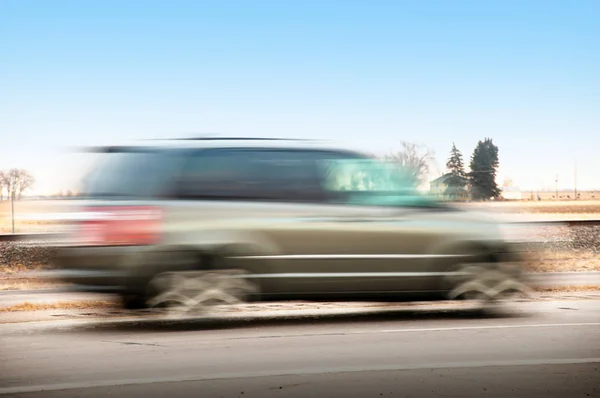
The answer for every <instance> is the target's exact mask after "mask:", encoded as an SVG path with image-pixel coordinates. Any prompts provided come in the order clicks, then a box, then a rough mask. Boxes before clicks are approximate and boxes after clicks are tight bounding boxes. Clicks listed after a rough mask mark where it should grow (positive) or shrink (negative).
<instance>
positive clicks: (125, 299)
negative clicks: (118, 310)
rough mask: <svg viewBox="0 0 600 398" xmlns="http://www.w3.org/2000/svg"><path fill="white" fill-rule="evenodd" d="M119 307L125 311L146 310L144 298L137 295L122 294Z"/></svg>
mask: <svg viewBox="0 0 600 398" xmlns="http://www.w3.org/2000/svg"><path fill="white" fill-rule="evenodd" d="M121 306H122V307H123V308H124V309H126V310H141V309H144V308H146V298H145V297H144V296H142V295H137V294H123V295H121Z"/></svg>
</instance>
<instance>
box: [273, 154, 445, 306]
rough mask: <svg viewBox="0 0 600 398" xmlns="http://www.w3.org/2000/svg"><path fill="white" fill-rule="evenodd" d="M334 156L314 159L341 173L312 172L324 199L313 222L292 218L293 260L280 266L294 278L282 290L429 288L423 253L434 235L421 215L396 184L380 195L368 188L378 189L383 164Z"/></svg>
mask: <svg viewBox="0 0 600 398" xmlns="http://www.w3.org/2000/svg"><path fill="white" fill-rule="evenodd" d="M339 155H340V156H339V157H337V158H336V157H335V156H333V157H332V155H331V154H328V157H323V158H321V159H317V162H324V161H325V162H331V161H332V160H333V162H338V163H340V164H341V165H342V166H344V167H342V169H341V175H338V176H337V177H335V178H334V175H333V173H332V170H331V169H330V166H325V167H320V170H321V173H320V181H321V186H322V188H323V190H324V192H325V198H326V199H325V201H324V202H323V204H322V205H320V206H318V207H317V208H316V209H315V214H316V217H314V218H313V219H311V220H306V219H304V220H301V219H299V220H298V221H299V223H298V226H297V230H296V231H294V235H295V238H296V239H297V243H296V246H295V247H294V249H293V252H295V253H296V255H295V256H293V257H292V256H290V257H289V259H287V261H286V262H285V263H283V264H282V267H285V268H286V269H288V270H293V271H294V273H295V275H293V277H290V278H289V286H290V287H291V288H292V289H293V290H294V291H297V292H302V293H306V294H309V293H310V294H325V295H327V294H347V295H353V294H360V293H386V292H390V293H392V292H407V291H423V290H429V289H432V288H433V284H432V281H433V280H434V278H435V275H434V274H433V273H432V268H431V260H432V259H433V257H434V255H433V254H431V253H430V248H431V247H432V246H433V244H434V242H435V241H436V240H437V239H439V238H440V234H441V229H440V228H438V226H436V225H435V224H432V223H431V222H425V221H424V217H423V215H424V213H425V212H427V211H428V210H425V209H424V208H422V207H419V206H418V205H417V204H418V202H419V198H418V197H417V198H415V197H411V195H413V196H414V193H413V192H404V191H403V190H402V189H400V185H399V184H398V181H397V182H396V183H395V184H391V186H390V187H389V188H387V189H384V190H382V189H378V187H377V186H374V185H373V184H369V180H373V179H379V180H380V181H379V188H381V186H382V184H385V183H386V181H385V176H382V175H380V174H381V171H382V170H381V167H383V166H382V165H379V164H378V163H377V162H375V161H374V160H371V159H364V158H358V157H347V156H341V155H342V154H339ZM373 166H375V167H373ZM338 171H340V170H338ZM374 173H377V174H378V175H374ZM333 179H336V180H337V181H332V180H333ZM340 179H341V181H340ZM332 183H333V184H332ZM336 184H337V186H336ZM384 188H385V187H384ZM300 230H301V231H302V232H303V233H300Z"/></svg>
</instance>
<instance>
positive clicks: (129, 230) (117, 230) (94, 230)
mask: <svg viewBox="0 0 600 398" xmlns="http://www.w3.org/2000/svg"><path fill="white" fill-rule="evenodd" d="M160 220H161V213H160V211H159V210H158V209H157V208H155V207H151V206H106V207H93V208H87V209H85V211H84V213H83V219H82V220H81V221H80V222H79V230H78V240H79V242H80V243H81V244H84V245H92V246H133V245H152V244H156V243H158V240H159V238H160Z"/></svg>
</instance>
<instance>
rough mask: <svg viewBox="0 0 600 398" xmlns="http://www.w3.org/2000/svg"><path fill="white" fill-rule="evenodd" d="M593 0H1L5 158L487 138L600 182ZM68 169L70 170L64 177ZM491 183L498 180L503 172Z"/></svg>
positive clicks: (63, 163)
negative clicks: (276, 139)
mask: <svg viewBox="0 0 600 398" xmlns="http://www.w3.org/2000/svg"><path fill="white" fill-rule="evenodd" d="M598 21H600V2H599V1H548V0H546V1H526V0H522V1H495V2H493V1H458V0H457V1H416V0H415V1H408V0H406V1H401V0H397V1H325V0H323V1H309V0H302V1H292V0H290V1H250V0H248V1H241V0H240V1H211V2H209V1H176V0H171V1H166V0H165V1H133V0H131V1H111V0H103V1H91V0H90V1H60V0H55V1H44V0H40V1H27V0H21V1H14V0H3V1H1V2H0V48H1V49H2V51H1V52H0V92H1V93H2V95H0V134H1V140H0V147H1V148H2V149H1V151H0V168H9V167H26V168H29V169H30V170H32V171H33V173H34V174H35V176H36V177H37V179H38V183H37V190H38V191H40V192H47V191H52V190H56V189H62V187H64V186H65V184H66V183H67V182H66V181H67V180H68V178H70V176H72V175H74V174H77V172H78V171H80V169H79V168H77V167H76V166H75V167H74V166H73V165H74V164H75V163H70V162H71V161H70V160H67V159H71V157H72V155H70V156H66V155H64V154H62V152H61V150H63V149H64V148H66V147H69V146H73V145H88V144H102V143H119V142H123V141H128V140H133V139H138V138H150V137H168V136H181V135H189V134H204V133H214V134H232V135H262V136H285V137H288V136H289V137H304V138H320V139H325V140H331V141H332V142H334V143H336V144H340V145H345V146H350V147H358V148H362V149H365V150H369V151H374V152H379V153H384V152H388V151H392V150H394V149H397V148H399V147H400V142H401V141H402V140H407V141H412V142H417V143H422V144H425V145H428V146H429V147H431V148H432V149H433V150H434V151H435V152H436V154H437V158H438V162H439V164H440V166H443V164H444V163H445V161H446V158H447V156H448V153H449V150H450V148H451V146H452V142H455V143H456V145H457V146H458V147H459V149H460V150H462V151H463V154H464V155H465V158H467V159H468V157H469V156H470V154H471V152H472V150H473V148H474V147H475V145H476V143H477V141H478V140H480V139H483V138H485V137H490V138H492V139H493V140H494V142H495V143H496V144H497V145H498V146H499V148H500V164H501V170H500V171H501V178H504V177H505V176H506V177H510V178H513V179H514V180H515V182H516V183H517V184H519V185H520V186H521V187H523V188H526V189H540V188H553V187H554V182H553V181H554V178H555V175H556V174H559V180H560V182H561V183H560V185H561V186H564V187H565V188H570V187H572V186H573V180H574V178H573V165H574V161H575V158H577V163H578V186H579V188H581V189H592V188H598V189H600V174H598V170H600V157H598V156H597V155H596V153H597V152H598V150H599V149H600V50H599V48H600V47H599V45H598V43H600V23H598ZM69 181H70V180H69ZM498 182H499V183H502V181H501V180H500V181H498Z"/></svg>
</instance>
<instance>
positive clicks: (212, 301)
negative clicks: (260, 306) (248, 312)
mask: <svg viewBox="0 0 600 398" xmlns="http://www.w3.org/2000/svg"><path fill="white" fill-rule="evenodd" d="M248 276H249V275H248V274H247V273H246V272H245V271H244V270H215V271H183V272H165V273H161V274H158V275H156V276H155V277H154V278H153V279H152V281H151V282H150V284H149V286H148V293H149V294H148V303H147V304H148V307H149V308H151V309H153V310H154V311H156V312H158V313H162V314H164V315H170V316H176V317H180V316H192V315H207V314H209V313H212V312H214V311H215V310H216V309H217V308H218V307H219V306H222V305H235V304H243V303H246V302H248V301H249V300H250V298H251V297H252V296H253V295H256V294H257V293H259V289H258V286H257V285H256V284H254V283H252V282H251V281H250V279H249V278H248Z"/></svg>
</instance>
